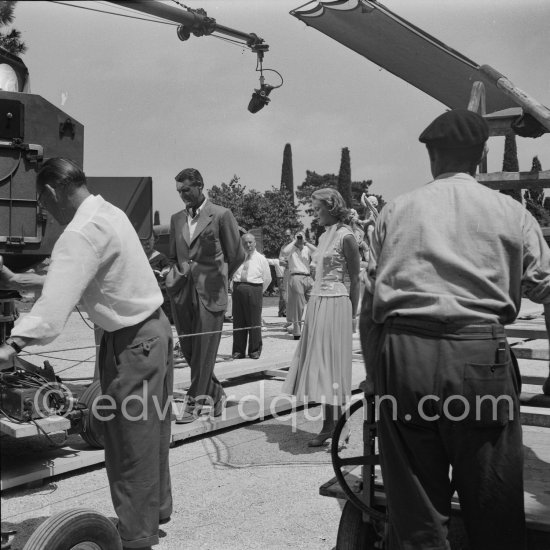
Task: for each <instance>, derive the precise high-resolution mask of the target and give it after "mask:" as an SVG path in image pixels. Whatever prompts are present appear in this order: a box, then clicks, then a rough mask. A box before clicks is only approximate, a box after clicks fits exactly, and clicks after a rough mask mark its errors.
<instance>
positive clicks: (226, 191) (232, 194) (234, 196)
mask: <svg viewBox="0 0 550 550" xmlns="http://www.w3.org/2000/svg"><path fill="white" fill-rule="evenodd" d="M239 180H240V178H239V176H237V174H235V175H234V176H233V177H232V178H231V180H230V182H229V183H225V182H222V184H221V185H220V186H219V187H218V186H217V185H214V186H213V187H212V189H210V190H209V191H208V198H209V199H210V200H211V201H212V202H213V203H214V204H218V205H220V206H225V208H229V210H231V212H233V215H234V216H235V218H236V219H237V222H239V220H240V219H241V218H242V210H243V203H244V195H245V191H246V187H244V186H243V185H241V184H240V183H239Z"/></svg>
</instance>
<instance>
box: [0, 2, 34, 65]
mask: <svg viewBox="0 0 550 550" xmlns="http://www.w3.org/2000/svg"><path fill="white" fill-rule="evenodd" d="M15 4H17V2H16V1H1V2H0V27H6V26H8V25H11V24H12V23H13V21H14V19H15V16H14V14H13V11H14V9H15ZM0 47H2V48H4V49H5V50H7V51H8V52H10V53H13V54H15V55H19V54H23V53H25V52H26V51H27V46H26V45H25V43H24V42H23V41H22V40H21V33H20V32H19V31H18V30H17V29H11V30H8V29H6V31H5V32H1V31H0Z"/></svg>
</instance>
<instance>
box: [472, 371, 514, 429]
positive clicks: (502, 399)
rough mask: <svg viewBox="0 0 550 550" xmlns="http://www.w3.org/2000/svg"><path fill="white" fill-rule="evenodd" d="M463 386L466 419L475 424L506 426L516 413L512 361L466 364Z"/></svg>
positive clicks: (485, 426) (491, 426) (489, 426)
mask: <svg viewBox="0 0 550 550" xmlns="http://www.w3.org/2000/svg"><path fill="white" fill-rule="evenodd" d="M463 388H464V392H463V393H464V397H465V398H466V401H467V402H468V405H469V410H468V414H467V415H465V416H466V418H465V420H466V421H467V422H468V423H471V424H472V425H473V426H475V427H479V428H496V427H499V426H505V425H506V424H508V422H510V421H512V420H514V418H515V416H516V415H517V414H519V407H518V398H517V394H516V391H515V389H514V383H513V367H512V361H511V360H509V361H506V362H505V363H491V364H479V363H466V364H465V366H464V386H463Z"/></svg>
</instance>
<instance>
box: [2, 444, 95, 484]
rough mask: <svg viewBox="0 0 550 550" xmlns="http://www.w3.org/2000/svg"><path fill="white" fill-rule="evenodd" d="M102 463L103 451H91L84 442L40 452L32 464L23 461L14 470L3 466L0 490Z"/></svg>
mask: <svg viewBox="0 0 550 550" xmlns="http://www.w3.org/2000/svg"><path fill="white" fill-rule="evenodd" d="M103 462H105V453H104V452H103V449H91V448H90V447H88V445H87V444H86V443H84V441H81V442H80V443H79V444H78V445H75V446H72V447H63V448H61V449H51V450H49V451H41V452H40V456H37V457H36V459H35V460H34V461H33V462H28V461H25V462H24V464H21V465H20V466H18V467H16V468H13V467H6V466H3V467H2V477H1V480H0V490H2V491H5V490H7V489H13V488H14V487H20V486H21V485H26V484H27V483H33V482H37V481H40V480H42V479H48V478H50V477H52V476H58V475H61V474H66V473H68V472H73V471H75V470H79V469H81V468H88V467H90V466H95V465H96V464H102V463H103Z"/></svg>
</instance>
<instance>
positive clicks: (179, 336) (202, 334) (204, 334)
mask: <svg viewBox="0 0 550 550" xmlns="http://www.w3.org/2000/svg"><path fill="white" fill-rule="evenodd" d="M297 323H298V324H299V325H303V324H304V321H298V322H297ZM282 325H283V323H278V324H277V325H271V326H277V327H279V326H282ZM258 328H259V329H262V328H264V325H256V326H253V327H242V328H232V329H222V330H211V331H207V332H193V333H191V334H176V336H173V337H172V338H173V339H174V340H175V339H176V338H177V339H181V338H193V337H194V336H206V335H208V334H232V333H234V332H238V331H240V330H253V329H258ZM265 328H268V326H265ZM92 348H99V344H94V345H90V346H79V347H75V348H64V349H55V350H46V352H45V353H48V354H50V353H62V352H65V351H79V350H83V349H92ZM29 355H36V356H38V357H46V358H49V359H62V358H61V357H51V356H50V357H48V355H45V354H44V353H39V352H30V351H23V352H21V353H20V354H19V356H20V357H24V356H29ZM84 361H87V359H85V360H84ZM84 361H81V362H84Z"/></svg>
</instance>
